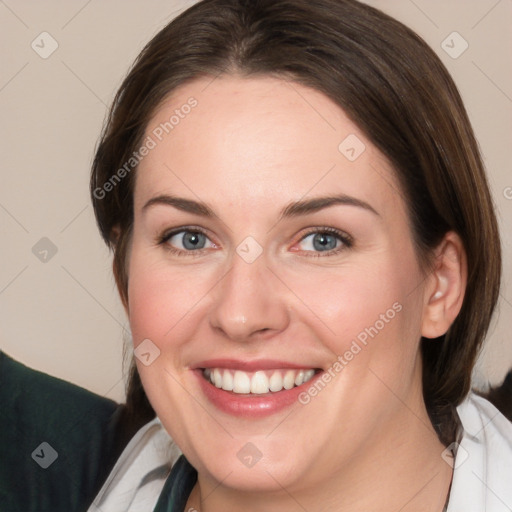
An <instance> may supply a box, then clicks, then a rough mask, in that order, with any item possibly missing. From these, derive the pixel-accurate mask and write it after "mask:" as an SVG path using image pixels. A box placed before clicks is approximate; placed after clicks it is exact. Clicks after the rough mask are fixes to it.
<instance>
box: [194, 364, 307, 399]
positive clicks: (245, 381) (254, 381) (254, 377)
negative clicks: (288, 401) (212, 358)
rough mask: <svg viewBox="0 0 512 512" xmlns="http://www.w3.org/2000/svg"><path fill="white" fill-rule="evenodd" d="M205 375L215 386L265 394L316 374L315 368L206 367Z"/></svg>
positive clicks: (289, 387)
mask: <svg viewBox="0 0 512 512" xmlns="http://www.w3.org/2000/svg"><path fill="white" fill-rule="evenodd" d="M203 375H204V376H205V378H206V379H207V380H209V381H210V382H211V383H212V384H213V385H214V386H215V387H217V388H219V389H223V390H225V391H232V392H233V393H239V394H248V393H252V394H255V395H263V394H265V393H269V392H273V393H275V392H278V391H282V390H283V389H292V388H293V387H294V386H300V385H302V384H304V383H306V382H308V381H309V380H310V379H312V378H313V376H314V375H315V370H312V369H309V370H295V369H293V370H292V369H287V370H268V371H265V370H258V371H256V372H254V373H247V372H243V371H241V370H228V369H223V368H206V369H204V370H203Z"/></svg>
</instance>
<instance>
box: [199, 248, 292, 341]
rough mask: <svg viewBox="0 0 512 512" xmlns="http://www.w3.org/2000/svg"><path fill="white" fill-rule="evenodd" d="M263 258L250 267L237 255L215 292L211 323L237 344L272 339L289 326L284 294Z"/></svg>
mask: <svg viewBox="0 0 512 512" xmlns="http://www.w3.org/2000/svg"><path fill="white" fill-rule="evenodd" d="M282 288H283V287H282V285H281V286H280V283H279V281H278V280H277V279H276V278H275V276H274V275H273V273H272V271H271V270H270V269H269V268H268V267H267V264H266V262H265V258H264V256H263V255H261V256H260V257H259V258H258V259H257V260H256V261H253V262H252V263H247V262H246V261H244V260H243V259H242V258H241V257H239V256H238V254H234V255H233V258H232V262H231V267H230V269H229V271H228V272H227V273H226V274H225V276H224V278H223V279H222V280H221V282H220V283H219V284H218V285H217V286H216V287H215V288H214V289H213V290H212V299H213V305H212V308H211V310H210V315H209V321H210V325H211V327H212V328H213V329H215V330H217V331H219V332H220V333H221V334H222V335H223V336H225V337H226V338H229V339H231V340H234V341H240V342H245V341H250V340H253V339H261V338H267V337H271V336H273V335H275V334H277V333H279V332H281V331H283V330H284V329H286V327H287V326H288V324H289V309H288V308H287V302H286V297H285V295H286V294H285V292H284V290H283V289H282Z"/></svg>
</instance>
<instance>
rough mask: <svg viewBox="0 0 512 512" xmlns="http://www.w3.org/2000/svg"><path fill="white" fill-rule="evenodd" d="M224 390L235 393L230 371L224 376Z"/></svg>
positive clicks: (225, 372) (225, 371) (226, 371)
mask: <svg viewBox="0 0 512 512" xmlns="http://www.w3.org/2000/svg"><path fill="white" fill-rule="evenodd" d="M222 389H223V390H224V391H233V374H232V373H231V372H230V371H229V370H224V374H223V375H222Z"/></svg>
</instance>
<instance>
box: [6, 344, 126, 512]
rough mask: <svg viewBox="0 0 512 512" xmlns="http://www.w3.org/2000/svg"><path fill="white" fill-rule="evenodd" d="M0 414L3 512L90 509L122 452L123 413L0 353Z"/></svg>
mask: <svg viewBox="0 0 512 512" xmlns="http://www.w3.org/2000/svg"><path fill="white" fill-rule="evenodd" d="M0 408H1V410H2V414H1V415H0V440H1V441H0V460H2V464H0V509H1V510H8V511H11V510H12V511H17V510H20V511H21V510H23V511H24V512H25V511H26V512H29V511H35V510H37V511H38V512H44V511H50V510H51V511H52V512H58V511H60V510H66V511H67V512H72V511H78V510H84V507H85V508H86V506H85V504H86V503H87V502H88V501H89V502H90V501H92V498H93V497H94V495H95V494H96V492H97V491H98V489H99V487H100V486H101V484H102V482H103V480H104V479H105V478H106V476H107V475H108V472H109V471H110V469H111V468H112V466H113V464H114V463H115V460H116V458H117V457H118V456H119V452H120V448H121V449H122V447H118V446H117V445H116V439H117V437H118V434H119V431H120V429H122V424H121V422H120V421H119V418H120V412H121V411H122V406H120V405H118V404H116V403H115V402H113V401H112V400H108V399H106V398H104V397H101V396H99V395H96V394H94V393H91V392H90V391H87V390H85V389H83V388H80V387H79V386H75V385H73V384H71V383H69V382H66V381H64V380H61V379H58V378H55V377H51V376H50V375H47V374H45V373H42V372H39V371H36V370H33V369H31V368H28V367H27V366H25V365H23V364H22V363H20V362H18V361H15V360H14V359H12V358H11V357H9V356H7V355H6V354H4V353H2V352H0Z"/></svg>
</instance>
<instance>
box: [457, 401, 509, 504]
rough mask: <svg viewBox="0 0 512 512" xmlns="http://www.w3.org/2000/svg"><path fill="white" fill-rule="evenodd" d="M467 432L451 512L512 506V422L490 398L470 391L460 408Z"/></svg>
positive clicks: (459, 449) (459, 448) (461, 443)
mask: <svg viewBox="0 0 512 512" xmlns="http://www.w3.org/2000/svg"><path fill="white" fill-rule="evenodd" d="M457 413H458V414H459V417H460V420H461V423H462V427H463V431H462V437H461V439H460V440H459V443H458V444H456V446H455V450H456V456H455V460H454V463H453V464H454V474H453V483H452V491H451V493H450V505H449V508H448V512H452V511H453V512H457V511H459V510H464V511H465V512H471V511H475V512H480V511H482V510H486V511H487V512H501V511H503V512H505V511H510V510H511V509H512V488H511V486H510V468H511V467H512V423H511V422H510V421H509V420H508V419H507V418H506V417H505V416H504V415H503V414H502V413H501V412H500V411H499V410H498V409H497V408H496V407H495V406H494V405H493V404H491V403H490V402H489V401H488V400H486V399H485V398H482V397H480V396H478V395H476V394H474V393H470V394H469V395H468V397H467V398H466V399H465V400H464V402H463V403H462V404H461V405H459V407H458V408H457Z"/></svg>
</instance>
